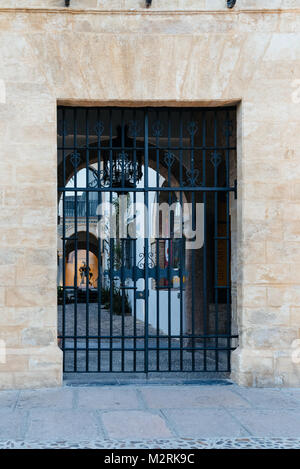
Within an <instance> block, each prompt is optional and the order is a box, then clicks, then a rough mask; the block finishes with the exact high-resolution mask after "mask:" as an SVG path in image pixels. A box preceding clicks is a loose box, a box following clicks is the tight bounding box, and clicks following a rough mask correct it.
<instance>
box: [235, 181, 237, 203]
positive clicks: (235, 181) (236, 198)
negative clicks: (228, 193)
mask: <svg viewBox="0 0 300 469" xmlns="http://www.w3.org/2000/svg"><path fill="white" fill-rule="evenodd" d="M234 198H235V200H236V199H237V180H236V179H235V180H234Z"/></svg>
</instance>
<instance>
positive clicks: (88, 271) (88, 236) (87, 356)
mask: <svg viewBox="0 0 300 469" xmlns="http://www.w3.org/2000/svg"><path fill="white" fill-rule="evenodd" d="M85 133H86V187H87V191H86V197H85V202H86V214H85V215H86V219H85V224H86V227H85V229H86V251H85V253H86V304H85V314H86V355H85V368H86V371H87V372H88V371H89V300H90V295H89V293H90V232H89V212H90V211H89V193H90V186H89V167H90V154H89V109H88V108H87V109H86V112H85Z"/></svg>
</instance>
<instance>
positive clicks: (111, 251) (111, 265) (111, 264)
mask: <svg viewBox="0 0 300 469" xmlns="http://www.w3.org/2000/svg"><path fill="white" fill-rule="evenodd" d="M112 131H113V130H112V110H111V109H110V111H109V147H110V150H109V172H110V175H109V180H110V186H111V187H112V185H113V184H112V180H113V176H112V164H113V154H112ZM112 196H113V193H112V192H110V193H109V202H110V220H109V230H110V232H109V286H110V302H109V303H110V304H109V313H110V314H109V333H110V348H109V370H110V371H113V308H114V267H115V259H114V252H115V251H114V243H115V239H114V238H112V235H115V233H112V232H111V224H112V216H113V213H112V201H113V199H112Z"/></svg>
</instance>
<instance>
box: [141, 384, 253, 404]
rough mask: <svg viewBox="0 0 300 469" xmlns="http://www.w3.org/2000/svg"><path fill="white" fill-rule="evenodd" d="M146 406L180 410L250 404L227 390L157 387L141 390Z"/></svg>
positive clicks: (211, 387)
mask: <svg viewBox="0 0 300 469" xmlns="http://www.w3.org/2000/svg"><path fill="white" fill-rule="evenodd" d="M140 392H141V394H142V396H143V398H144V399H145V401H146V405H147V406H148V407H149V408H153V409H160V408H161V409H175V408H178V409H181V408H185V407H186V408H190V407H212V408H214V407H224V406H228V407H250V403H249V402H248V401H247V400H245V399H244V398H243V397H240V396H239V395H238V394H236V393H234V392H232V391H231V390H229V389H228V388H227V389H225V388H223V389H222V392H220V391H219V389H216V388H215V387H214V386H205V387H203V388H201V391H199V387H196V386H195V387H192V386H190V387H186V388H185V387H184V386H182V387H181V388H179V389H178V388H177V387H176V386H175V387H174V386H173V387H168V386H165V387H163V388H162V387H157V388H154V389H153V388H144V389H141V391H140Z"/></svg>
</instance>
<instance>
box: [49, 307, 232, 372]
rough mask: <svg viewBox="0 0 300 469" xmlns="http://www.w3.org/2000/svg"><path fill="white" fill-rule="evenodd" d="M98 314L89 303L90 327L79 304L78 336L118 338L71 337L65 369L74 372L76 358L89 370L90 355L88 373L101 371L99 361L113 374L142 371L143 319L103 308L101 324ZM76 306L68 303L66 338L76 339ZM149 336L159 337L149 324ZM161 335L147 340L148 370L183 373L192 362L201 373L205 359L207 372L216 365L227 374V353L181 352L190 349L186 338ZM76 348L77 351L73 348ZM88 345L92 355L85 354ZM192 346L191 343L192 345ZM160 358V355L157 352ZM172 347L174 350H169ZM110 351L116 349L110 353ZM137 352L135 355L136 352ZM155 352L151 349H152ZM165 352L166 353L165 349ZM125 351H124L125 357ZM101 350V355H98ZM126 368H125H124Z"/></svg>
mask: <svg viewBox="0 0 300 469" xmlns="http://www.w3.org/2000/svg"><path fill="white" fill-rule="evenodd" d="M98 318H99V313H98V304H96V303H90V304H89V312H88V327H87V310H86V304H83V303H78V304H77V313H76V330H77V336H83V337H85V336H86V335H87V331H88V335H89V336H98V335H100V336H102V337H110V336H117V337H118V338H115V339H112V340H110V339H108V338H101V339H100V340H98V339H88V340H87V339H83V338H81V339H77V341H76V344H75V340H74V339H71V338H68V339H66V340H65V348H66V349H72V350H70V351H68V350H66V351H65V370H66V371H72V370H74V360H75V358H76V366H77V371H80V372H82V371H86V363H87V353H88V362H89V371H98V363H99V362H100V366H101V371H105V372H107V371H109V370H110V369H111V370H112V371H114V372H118V371H121V370H122V369H123V370H124V371H127V372H133V371H137V372H141V371H143V370H144V366H145V353H144V349H145V340H144V336H145V323H144V322H143V321H140V320H138V319H137V320H136V321H135V320H134V318H133V317H132V316H130V315H128V316H124V317H123V318H122V316H121V315H117V314H113V315H112V317H111V315H110V312H109V311H107V310H106V309H101V315H100V323H98V321H99V319H98ZM74 319H75V314H74V304H67V305H66V306H65V335H66V336H74ZM58 332H59V335H61V333H62V306H59V308H58ZM148 333H149V336H151V335H152V336H156V335H157V329H155V328H153V327H152V326H151V325H150V324H149V327H148ZM134 335H135V336H136V337H138V338H137V339H136V340H135V341H134V340H133V339H128V338H124V339H122V338H120V337H121V336H125V337H126V336H127V337H128V336H134ZM159 335H160V336H161V337H160V338H159V339H156V338H151V337H150V338H149V339H148V350H149V351H148V369H149V371H155V370H157V369H158V367H159V370H160V371H168V370H169V369H170V370H172V371H178V370H180V369H182V370H184V371H191V370H192V366H193V362H194V366H195V367H196V371H197V370H198V371H201V370H202V369H203V368H204V359H205V366H206V369H207V370H208V371H209V372H211V371H212V370H215V369H216V363H217V364H218V370H219V372H226V370H227V369H228V354H227V352H226V351H224V350H219V351H218V352H217V353H216V352H215V351H213V350H208V351H206V352H205V354H204V352H203V351H194V353H191V352H190V351H182V352H180V350H176V349H178V348H179V347H187V344H186V343H185V341H186V340H184V339H183V342H182V343H181V342H180V340H179V339H174V338H170V340H169V339H168V337H167V336H166V335H165V334H164V333H163V332H162V331H159ZM75 345H76V348H77V350H76V352H74V347H75ZM87 346H88V348H89V352H86V350H85V349H86V347H87ZM190 346H191V344H190ZM194 346H196V347H199V348H201V347H203V343H202V344H199V343H198V344H196V343H195V344H194ZM206 346H207V347H208V348H209V347H216V342H215V340H213V339H211V343H209V341H208V339H207V340H206ZM226 346H227V341H226V339H221V338H219V339H218V347H219V348H220V349H222V347H223V348H224V347H225V348H226ZM158 348H159V349H160V350H159V355H158V354H157V349H158ZM168 348H171V349H172V350H171V351H170V353H169V351H168V350H167V349H168ZM110 349H112V350H113V352H112V353H110ZM133 349H135V350H136V352H134V351H133ZM151 349H152V350H151ZM163 349H165V350H163ZM122 350H125V352H124V354H123V356H122ZM131 350H132V351H131ZM99 351H100V353H99ZM122 367H123V368H122Z"/></svg>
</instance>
